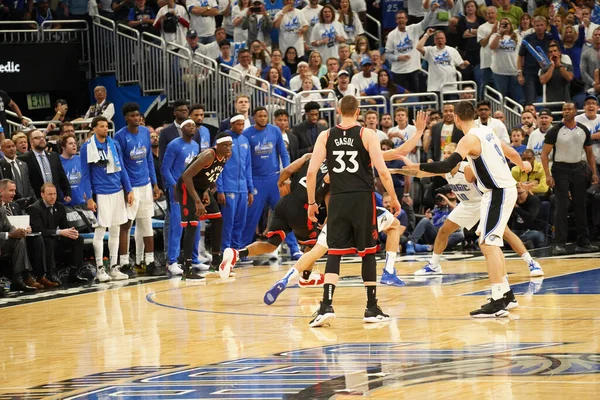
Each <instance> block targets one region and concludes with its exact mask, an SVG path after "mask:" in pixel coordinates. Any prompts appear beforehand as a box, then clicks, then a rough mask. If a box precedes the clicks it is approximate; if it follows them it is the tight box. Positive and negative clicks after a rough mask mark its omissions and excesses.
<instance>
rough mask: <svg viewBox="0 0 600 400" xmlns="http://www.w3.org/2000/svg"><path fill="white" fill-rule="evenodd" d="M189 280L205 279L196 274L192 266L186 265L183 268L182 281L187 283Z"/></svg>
mask: <svg viewBox="0 0 600 400" xmlns="http://www.w3.org/2000/svg"><path fill="white" fill-rule="evenodd" d="M187 279H190V280H202V279H204V277H203V276H200V275H198V274H197V273H195V272H194V270H193V269H192V266H191V265H184V266H183V274H181V280H182V281H185V280H187Z"/></svg>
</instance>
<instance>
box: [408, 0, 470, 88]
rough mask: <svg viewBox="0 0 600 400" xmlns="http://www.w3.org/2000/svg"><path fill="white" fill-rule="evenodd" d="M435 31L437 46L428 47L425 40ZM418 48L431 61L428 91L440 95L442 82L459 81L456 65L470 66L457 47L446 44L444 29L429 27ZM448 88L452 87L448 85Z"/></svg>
mask: <svg viewBox="0 0 600 400" xmlns="http://www.w3.org/2000/svg"><path fill="white" fill-rule="evenodd" d="M426 1H428V0H426ZM434 32H435V46H427V47H426V46H425V42H426V41H427V39H428V38H429V37H430V36H433V35H434ZM417 50H419V52H420V53H421V54H422V55H423V58H424V59H425V60H426V61H427V62H428V63H429V78H428V79H427V91H428V92H435V93H437V94H438V96H439V94H440V92H441V90H442V84H444V83H448V82H456V81H457V79H456V67H460V68H461V69H465V68H467V67H468V66H469V62H468V61H464V60H463V59H462V57H461V56H460V54H459V53H458V51H457V50H456V49H454V48H452V47H449V46H446V34H445V33H444V32H443V31H434V30H433V29H432V28H429V29H427V32H426V33H425V35H423V37H422V38H421V39H420V40H419V43H418V44H417ZM448 89H452V88H451V87H448ZM454 89H455V88H454Z"/></svg>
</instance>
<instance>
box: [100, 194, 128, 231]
mask: <svg viewBox="0 0 600 400" xmlns="http://www.w3.org/2000/svg"><path fill="white" fill-rule="evenodd" d="M96 204H97V210H96V219H97V220H98V226H101V227H104V228H110V227H111V226H118V225H123V224H124V223H125V222H127V208H128V206H127V203H125V195H124V194H123V190H119V191H118V192H117V193H113V194H97V195H96Z"/></svg>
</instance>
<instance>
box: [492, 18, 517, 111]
mask: <svg viewBox="0 0 600 400" xmlns="http://www.w3.org/2000/svg"><path fill="white" fill-rule="evenodd" d="M492 30H494V29H492ZM520 46H521V38H520V37H519V35H517V33H516V32H515V31H514V30H513V28H512V25H511V23H510V21H509V20H508V19H507V18H504V19H502V20H501V21H500V26H499V27H498V29H497V33H493V34H492V36H491V39H490V41H489V49H490V50H491V52H492V59H491V71H492V73H493V78H494V86H495V87H496V89H497V90H498V91H499V92H500V93H502V94H503V95H504V96H509V97H510V98H512V99H513V100H514V101H516V102H517V103H519V104H523V102H524V101H525V95H524V94H523V87H522V86H521V85H519V82H518V78H517V58H518V54H519V47H520Z"/></svg>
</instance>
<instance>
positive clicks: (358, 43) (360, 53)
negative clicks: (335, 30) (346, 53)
mask: <svg viewBox="0 0 600 400" xmlns="http://www.w3.org/2000/svg"><path fill="white" fill-rule="evenodd" d="M340 22H341V21H340ZM370 51H371V49H370V48H369V40H368V39H367V38H366V37H365V36H363V35H360V36H357V37H356V39H355V40H354V51H353V52H352V54H350V58H351V59H352V61H353V62H354V63H355V64H360V61H361V60H362V59H363V58H366V57H369V58H370V57H371V56H370V54H369V53H370Z"/></svg>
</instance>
